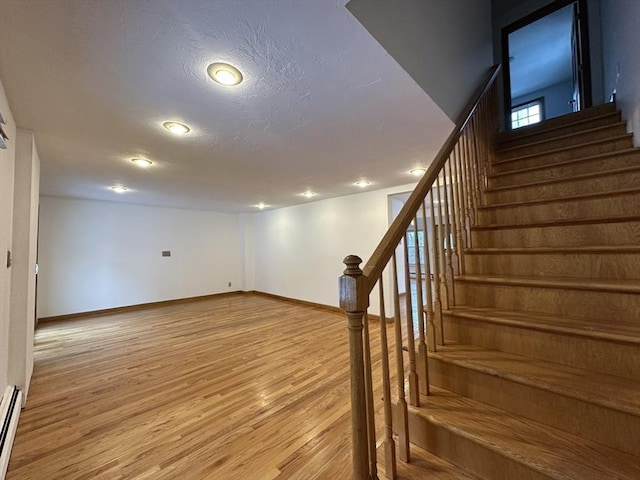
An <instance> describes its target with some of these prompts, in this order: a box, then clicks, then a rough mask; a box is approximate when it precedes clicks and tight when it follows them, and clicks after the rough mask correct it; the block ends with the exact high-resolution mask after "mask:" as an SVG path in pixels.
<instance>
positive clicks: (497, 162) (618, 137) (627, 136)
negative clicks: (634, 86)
mask: <svg viewBox="0 0 640 480" xmlns="http://www.w3.org/2000/svg"><path fill="white" fill-rule="evenodd" d="M631 138H633V135H632V134H631V133H625V134H623V135H616V136H613V137H609V138H603V139H598V140H592V141H590V142H583V143H580V144H579V145H567V146H565V147H558V148H553V149H550V150H545V151H543V152H536V153H528V154H526V155H519V156H517V157H513V158H505V159H502V160H497V159H496V160H495V161H494V162H493V165H503V164H505V163H509V162H514V161H516V160H523V159H525V158H535V157H541V156H543V155H550V154H553V153H556V152H565V151H568V150H574V149H575V148H576V147H586V146H590V145H598V144H600V143H608V142H612V141H616V140H624V139H631ZM499 153H501V152H499Z"/></svg>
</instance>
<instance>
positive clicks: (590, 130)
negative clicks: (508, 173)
mask: <svg viewBox="0 0 640 480" xmlns="http://www.w3.org/2000/svg"><path fill="white" fill-rule="evenodd" d="M620 126H622V127H624V126H625V123H624V122H616V123H611V124H609V125H602V126H599V127H593V128H588V129H584V130H580V131H579V132H572V133H567V134H564V135H558V136H555V137H552V138H545V139H542V140H536V141H533V142H527V143H523V144H521V145H514V146H511V147H505V148H500V147H498V150H497V153H498V154H501V153H506V152H512V151H514V150H519V149H521V148H527V147H531V146H534V145H544V144H545V143H550V142H555V141H557V140H562V139H569V138H572V137H577V136H579V135H584V134H585V133H595V132H599V131H602V130H610V129H611V128H614V127H620Z"/></svg>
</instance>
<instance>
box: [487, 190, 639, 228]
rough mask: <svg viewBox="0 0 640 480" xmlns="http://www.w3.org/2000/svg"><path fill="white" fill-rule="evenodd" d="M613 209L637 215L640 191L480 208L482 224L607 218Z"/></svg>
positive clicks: (618, 212)
mask: <svg viewBox="0 0 640 480" xmlns="http://www.w3.org/2000/svg"><path fill="white" fill-rule="evenodd" d="M611 212H615V214H616V215H634V214H637V213H638V212H640V193H633V194H627V195H615V196H610V197H599V198H593V199H584V200H573V201H566V202H553V203H542V204H535V205H519V206H514V207H504V208H489V209H482V210H479V211H478V221H479V223H480V225H482V224H509V223H529V222H542V221H547V220H568V219H579V218H589V217H606V216H607V215H610V214H611Z"/></svg>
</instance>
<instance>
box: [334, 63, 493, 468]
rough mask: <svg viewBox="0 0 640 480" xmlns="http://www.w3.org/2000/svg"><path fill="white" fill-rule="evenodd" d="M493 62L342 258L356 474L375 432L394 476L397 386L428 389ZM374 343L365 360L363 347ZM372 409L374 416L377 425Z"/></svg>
mask: <svg viewBox="0 0 640 480" xmlns="http://www.w3.org/2000/svg"><path fill="white" fill-rule="evenodd" d="M499 70H500V67H499V66H495V67H492V69H491V70H490V72H489V75H488V79H487V81H486V82H485V83H484V84H483V85H482V86H481V87H480V88H479V89H478V91H477V92H476V93H475V94H474V96H473V98H472V100H471V101H470V102H469V104H468V106H467V107H466V108H465V110H464V112H463V113H462V115H461V116H460V120H459V121H458V122H457V124H456V126H455V128H454V130H453V131H452V133H451V134H450V135H449V137H448V138H447V140H446V142H445V144H444V145H443V147H442V148H441V149H440V151H439V152H438V154H437V156H436V158H435V159H434V161H433V162H432V164H431V166H429V168H428V169H427V171H426V172H425V173H424V176H423V177H422V179H421V180H420V182H419V183H418V184H417V186H416V188H415V189H414V191H413V192H412V193H411V195H410V196H409V198H408V200H407V202H406V203H405V205H404V207H403V208H402V210H401V211H400V213H399V214H398V216H397V217H396V219H395V220H394V221H393V223H392V224H391V226H390V227H389V230H388V231H387V233H386V234H385V235H384V237H383V238H382V240H381V242H380V244H379V245H378V247H377V248H376V249H375V251H374V252H373V254H372V255H371V258H370V259H369V261H368V262H367V263H366V265H365V266H364V268H363V269H360V264H361V263H362V260H361V259H360V258H359V257H357V256H355V255H349V256H348V257H346V258H345V259H344V263H345V265H346V269H345V271H344V275H343V276H342V277H340V306H341V308H342V309H343V310H344V311H345V312H346V314H347V319H348V331H349V349H350V355H351V357H350V358H351V359H350V367H351V415H352V459H353V478H354V479H355V480H371V479H377V478H378V465H377V444H378V441H377V439H378V436H381V437H382V438H381V444H382V445H383V446H384V449H383V453H382V455H383V458H384V463H383V467H384V470H385V473H386V476H387V478H389V479H395V478H397V464H396V443H397V449H398V454H399V456H400V459H401V460H402V461H404V462H409V461H410V451H409V440H410V439H409V424H408V421H409V417H408V406H407V393H406V392H407V390H408V403H409V404H410V405H413V406H419V405H420V395H421V394H422V395H429V378H428V375H429V369H428V355H427V351H435V350H436V349H437V346H438V345H443V344H444V331H443V321H442V315H443V312H442V311H443V309H447V308H449V307H450V306H453V305H454V304H455V290H454V277H455V276H456V275H460V274H463V273H464V252H465V249H466V248H470V247H471V241H472V238H471V227H472V226H473V225H475V224H476V221H477V214H478V207H479V206H480V205H482V197H483V192H484V190H485V188H486V187H487V183H488V174H489V166H490V162H491V158H492V155H493V140H494V136H495V133H496V132H497V127H498V125H497V121H498V112H497V108H498V107H497V91H496V88H497V85H496V82H495V79H496V77H497V75H498V72H499ZM420 232H422V235H420ZM411 267H413V269H412V268H411ZM400 268H402V269H403V272H402V273H399V270H400ZM384 272H386V275H384V276H383V273H384ZM385 277H386V279H387V281H389V282H390V283H391V289H390V293H391V295H390V299H386V298H385V291H386V290H387V289H386V287H385V282H384V281H383V278H385ZM376 285H377V286H378V293H379V297H380V307H379V308H380V310H379V317H380V322H379V323H380V332H379V339H378V336H377V335H374V332H371V331H370V326H371V324H370V322H369V315H368V309H369V306H370V295H371V293H372V291H373V290H374V288H375V287H376ZM402 300H403V301H402ZM387 305H389V306H392V307H393V317H392V319H393V326H392V327H391V326H390V325H388V322H387V320H388V319H387V317H386V306H387ZM388 329H389V330H392V332H393V333H392V336H393V337H394V346H393V347H394V352H393V357H395V372H392V371H391V361H390V358H389V357H390V355H391V352H390V350H389V340H388V336H390V335H388V333H389V332H388V331H387V330H388ZM372 338H375V342H372ZM378 344H379V351H378V349H377V348H376V351H375V359H376V362H375V365H374V364H372V346H376V347H377V346H378ZM416 344H417V348H416ZM405 345H406V346H405ZM405 350H406V353H407V355H406V358H405ZM378 360H379V364H380V366H379V368H377V367H378ZM374 366H375V367H376V370H375V372H374V369H373V368H374ZM374 373H375V375H374ZM374 377H375V379H376V382H375V383H374ZM393 382H395V386H396V390H397V393H396V398H395V400H392V396H391V391H392V384H393ZM374 393H375V398H380V396H381V397H382V406H380V405H378V404H377V403H376V402H374ZM394 402H395V415H394V406H393V403H394ZM381 407H382V408H381ZM380 409H381V410H382V412H380ZM376 415H378V416H380V415H382V418H383V424H382V426H381V428H380V430H379V431H378V430H377V428H376ZM394 435H395V436H394Z"/></svg>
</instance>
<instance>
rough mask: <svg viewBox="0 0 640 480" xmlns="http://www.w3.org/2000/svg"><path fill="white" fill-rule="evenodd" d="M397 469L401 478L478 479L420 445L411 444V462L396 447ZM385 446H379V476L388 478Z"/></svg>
mask: <svg viewBox="0 0 640 480" xmlns="http://www.w3.org/2000/svg"><path fill="white" fill-rule="evenodd" d="M396 459H397V470H398V477H399V478H400V479H407V480H409V479H410V480H478V477H475V476H473V475H472V474H470V473H469V472H467V471H466V470H463V469H462V468H460V467H458V466H456V465H454V464H452V463H449V462H447V461H446V460H444V459H443V458H440V457H438V456H437V455H434V454H433V453H431V452H428V451H427V450H425V449H423V448H420V447H419V446H418V445H415V444H412V445H411V463H405V462H403V461H401V460H400V458H399V456H398V452H397V448H396ZM384 463H385V462H384V446H380V447H378V473H379V474H382V475H381V476H380V475H379V477H378V478H381V479H382V478H388V477H387V476H385V475H386V469H385V464H384Z"/></svg>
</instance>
